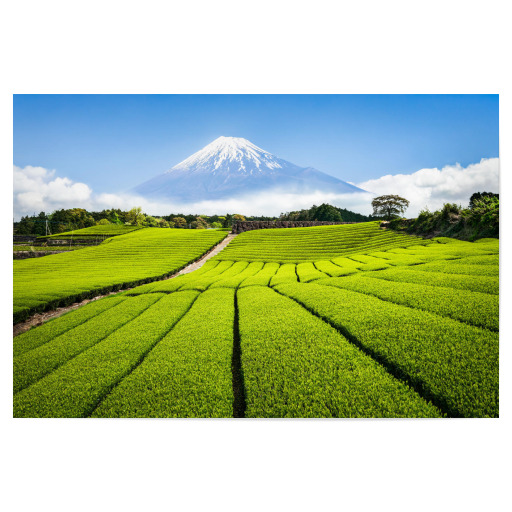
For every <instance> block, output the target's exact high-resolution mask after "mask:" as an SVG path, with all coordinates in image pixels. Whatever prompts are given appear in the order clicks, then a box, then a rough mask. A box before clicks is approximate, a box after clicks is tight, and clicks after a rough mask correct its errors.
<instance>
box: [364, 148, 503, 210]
mask: <svg viewBox="0 0 512 512" xmlns="http://www.w3.org/2000/svg"><path fill="white" fill-rule="evenodd" d="M499 167H500V165H499V158H482V160H480V162H479V163H476V164H471V165H468V166H467V167H465V168H464V167H462V166H461V165H459V164H456V165H447V166H445V167H443V168H442V169H437V168H434V169H420V170H419V171H416V172H414V173H412V174H395V175H387V176H382V177H381V178H379V179H376V180H369V181H365V182H363V183H358V184H357V186H358V187H361V188H364V189H365V190H369V191H371V192H373V193H375V194H377V195H383V194H396V195H399V196H402V197H405V198H406V199H408V200H409V201H410V203H411V204H410V206H409V208H408V209H407V212H406V216H407V217H415V216H416V215H417V214H418V213H419V212H420V210H422V209H423V208H425V207H427V208H429V209H430V210H436V209H439V208H441V206H442V205H443V204H444V203H456V204H461V205H462V206H467V204H468V202H469V198H470V197H471V195H472V194H473V193H474V192H484V191H485V192H495V193H497V192H499Z"/></svg>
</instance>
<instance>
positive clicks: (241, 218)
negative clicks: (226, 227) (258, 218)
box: [233, 213, 245, 221]
mask: <svg viewBox="0 0 512 512" xmlns="http://www.w3.org/2000/svg"><path fill="white" fill-rule="evenodd" d="M233 220H241V221H244V220H245V217H244V216H243V215H240V214H239V213H235V215H233Z"/></svg>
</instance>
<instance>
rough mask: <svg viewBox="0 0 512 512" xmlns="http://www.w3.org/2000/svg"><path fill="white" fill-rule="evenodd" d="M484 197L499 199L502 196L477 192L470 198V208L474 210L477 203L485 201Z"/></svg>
mask: <svg viewBox="0 0 512 512" xmlns="http://www.w3.org/2000/svg"><path fill="white" fill-rule="evenodd" d="M484 197H495V198H497V199H499V198H500V195H499V194H494V193H493V192H475V193H474V194H473V195H472V196H471V197H470V198H469V208H470V209H471V210H472V209H473V208H474V207H475V202H477V201H479V200H480V199H483V198H484Z"/></svg>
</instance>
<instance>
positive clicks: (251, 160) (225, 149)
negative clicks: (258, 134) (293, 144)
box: [168, 137, 285, 174]
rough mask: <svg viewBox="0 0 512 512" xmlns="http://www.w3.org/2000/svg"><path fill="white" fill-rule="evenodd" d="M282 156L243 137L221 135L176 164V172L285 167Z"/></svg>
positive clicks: (254, 169) (251, 171) (247, 171)
mask: <svg viewBox="0 0 512 512" xmlns="http://www.w3.org/2000/svg"><path fill="white" fill-rule="evenodd" d="M283 163H285V162H284V161H282V160H281V159H279V158H277V157H275V156H274V155H272V154H271V153H269V152H268V151H265V150H264V149H261V148H259V147H258V146H256V145H254V144H253V143H252V142H250V141H248V140H247V139H243V138H241V137H219V138H218V139H215V140H214V141H213V142H211V143H210V144H208V145H207V146H205V147H204V148H203V149H201V150H199V151H197V153H194V154H193V155H191V156H189V157H188V158H187V159H185V160H183V161H182V162H180V163H179V164H177V165H175V166H174V167H173V168H172V169H170V170H169V171H168V172H173V171H202V172H207V171H209V172H215V171H218V170H221V169H222V168H226V167H228V168H230V170H231V172H232V171H236V170H238V172H240V173H250V174H252V173H253V171H258V170H263V169H265V170H269V169H281V168H283Z"/></svg>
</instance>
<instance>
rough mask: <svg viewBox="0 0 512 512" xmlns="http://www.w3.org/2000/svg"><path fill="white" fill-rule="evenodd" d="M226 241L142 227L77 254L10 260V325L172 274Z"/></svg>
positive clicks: (211, 234)
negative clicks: (11, 304) (11, 296)
mask: <svg viewBox="0 0 512 512" xmlns="http://www.w3.org/2000/svg"><path fill="white" fill-rule="evenodd" d="M97 227H103V226H97ZM106 227H108V228H110V229H111V227H110V226H106ZM120 227H124V226H120ZM128 227H130V226H128ZM87 229H89V230H90V229H92V228H87ZM226 236H227V232H226V231H217V230H191V229H161V228H145V229H140V230H132V231H131V232H129V233H127V234H124V235H119V236H115V237H113V238H107V239H106V240H105V241H104V242H102V243H101V244H100V245H98V246H95V247H86V248H83V249H80V250H79V251H70V252H67V253H62V254H55V255H51V256H45V257H44V258H37V259H35V258H32V259H27V260H16V261H14V323H16V322H20V321H22V320H24V319H25V318H27V317H28V316H29V315H31V314H33V313H36V312H41V311H46V310H48V309H53V308H55V307H58V306H64V305H68V304H71V303H72V302H75V301H80V300H83V299H86V298H89V297H93V296H96V295H101V294H104V293H108V292H110V291H113V290H114V291H115V290H119V289H121V288H128V287H130V286H137V285H138V284H141V283H145V282H149V281H153V280H155V279H159V278H161V277H164V276H167V275H171V274H174V273H175V272H177V271H178V270H180V269H181V268H183V267H184V266H186V265H187V264H189V263H191V262H192V261H195V260H196V259H198V258H199V257H201V255H203V254H204V253H205V252H207V251H208V250H209V249H211V248H212V247H213V246H214V245H216V244H218V243H219V242H220V241H221V240H222V239H223V238H225V237H226Z"/></svg>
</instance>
